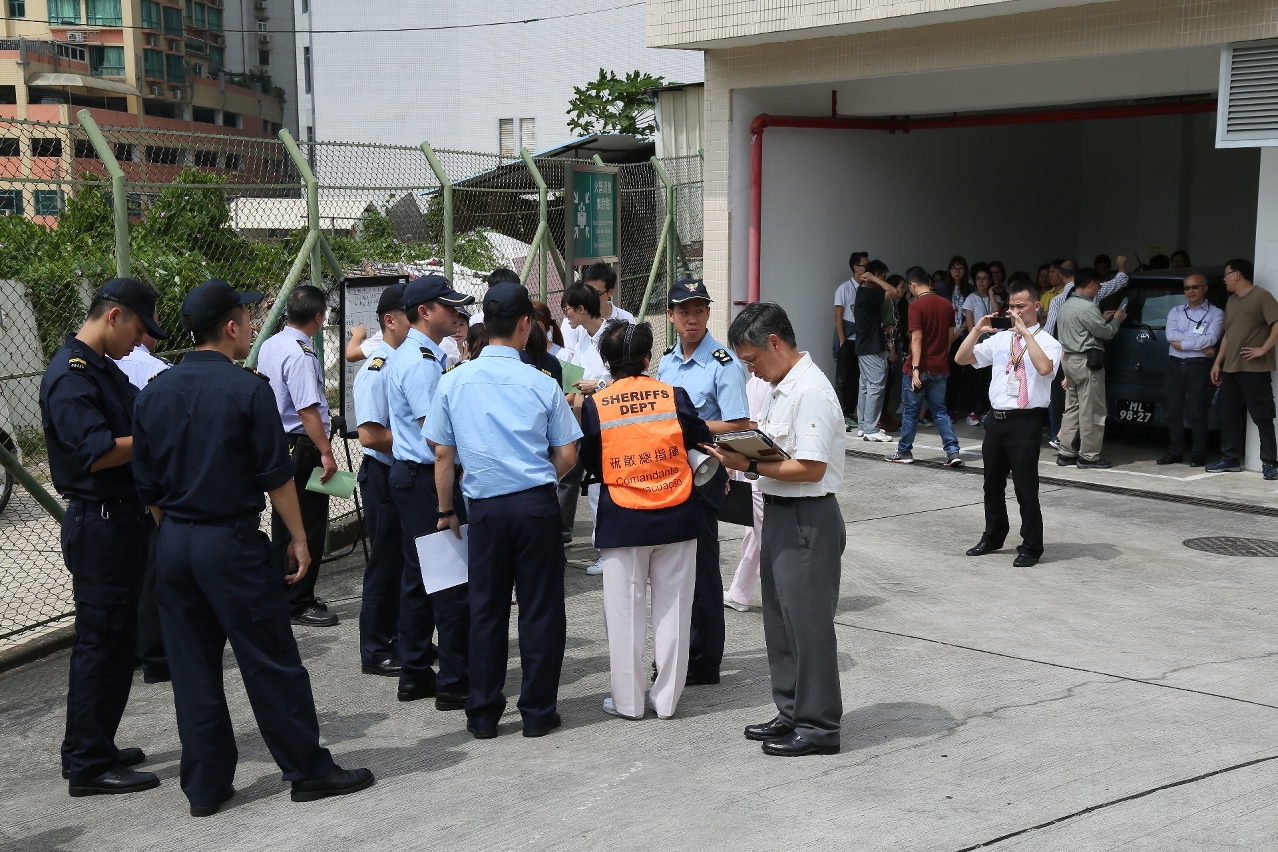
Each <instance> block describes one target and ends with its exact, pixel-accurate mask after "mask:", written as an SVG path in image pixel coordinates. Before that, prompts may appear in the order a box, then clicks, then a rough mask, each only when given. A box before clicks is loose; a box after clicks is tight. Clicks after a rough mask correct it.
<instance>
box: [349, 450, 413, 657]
mask: <svg viewBox="0 0 1278 852" xmlns="http://www.w3.org/2000/svg"><path fill="white" fill-rule="evenodd" d="M357 479H358V481H359V493H360V496H361V497H362V498H363V500H364V524H365V526H366V527H367V529H368V564H367V565H365V566H364V597H363V600H362V602H361V604H360V609H359V659H360V663H361V664H362V665H365V666H371V665H373V664H374V663H377V662H379V661H381V660H385V659H387V658H389V657H396V656H399V644H398V641H397V636H398V633H399V595H400V587H401V585H402V584H403V582H404V531H403V528H402V526H401V524H400V519H399V510H398V509H397V508H395V501H394V500H392V499H391V488H390V465H388V464H386V463H385V462H382V461H378V460H377V459H375V458H372V457H371V456H367V455H366V456H364V461H363V463H362V464H361V465H360V468H359V474H358V476H357Z"/></svg>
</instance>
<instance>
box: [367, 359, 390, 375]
mask: <svg viewBox="0 0 1278 852" xmlns="http://www.w3.org/2000/svg"><path fill="white" fill-rule="evenodd" d="M384 366H386V359H385V358H380V357H379V358H374V359H373V360H372V361H369V362H368V370H369V372H371V373H376V372H377V371H378V370H380V369H381V368H382V367H384Z"/></svg>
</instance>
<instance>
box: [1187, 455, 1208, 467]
mask: <svg viewBox="0 0 1278 852" xmlns="http://www.w3.org/2000/svg"><path fill="white" fill-rule="evenodd" d="M1189 466H1190V467H1206V466H1207V456H1206V455H1204V454H1203V453H1194V454H1193V455H1192V456H1190V457H1189Z"/></svg>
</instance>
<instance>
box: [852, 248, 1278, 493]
mask: <svg viewBox="0 0 1278 852" xmlns="http://www.w3.org/2000/svg"><path fill="white" fill-rule="evenodd" d="M848 263H849V266H850V267H851V271H852V274H851V277H849V278H848V280H846V281H844V282H843V283H842V284H841V285H839V287H838V289H837V290H836V292H835V295H834V328H835V336H834V352H835V372H836V376H835V388H836V390H837V392H838V394H839V399H840V402H841V404H842V406H843V414H844V426H845V428H846V430H847V431H848V432H853V431H855V432H856V434H857V436H858V437H860V438H862V439H863V440H866V441H873V442H887V441H890V440H892V438H891V437H890V436H889V435H888V432H889V431H895V430H896V429H898V428H900V429H901V437H900V440H899V442H898V447H897V452H895V453H893V454H892V455H890V456H888V457H887V460H888V461H897V462H904V463H908V462H910V461H913V457H912V454H911V448H912V442H913V438H914V434H915V430H916V429H917V428H918V427H919V426H928V425H933V424H934V425H936V426H937V427H939V431H940V434H941V439H942V442H943V444H944V450H945V454H946V462H945V463H946V464H947V465H949V466H959V465H961V464H962V461H961V459H960V458H959V448H958V441H957V438H955V436H954V432H953V428H952V425H951V424H952V423H953V422H955V421H963V422H966V423H967V425H969V426H977V425H980V424H982V423H983V422H984V420H985V416H986V414H987V413H988V412H989V410H990V400H989V393H990V387H991V380H992V378H993V376H992V375H991V372H990V371H991V368H990V367H984V368H979V367H976V366H975V365H974V364H963V363H961V362H960V361H957V360H956V359H955V353H956V351H957V349H958V348H959V343H960V342H961V341H962V340H963V339H964V338H965V337H966V336H967V335H968V334H969V333H970V332H971V331H972V330H973V329H974V328H975V327H976V325H977V323H979V322H980V321H981V318H982V317H985V316H988V315H990V314H1003V313H1005V312H1006V310H1007V306H1008V294H1009V293H1012V292H1016V287H1015V285H1016V284H1017V283H1018V282H1023V284H1032V285H1033V290H1032V292H1034V293H1035V294H1036V295H1037V296H1038V304H1039V308H1038V321H1039V328H1040V329H1041V331H1043V332H1046V334H1048V335H1050V336H1052V337H1053V338H1054V339H1056V340H1058V341H1059V343H1060V344H1061V347H1062V350H1063V352H1064V357H1063V359H1062V364H1061V367H1060V370H1059V372H1058V373H1057V375H1056V380H1055V381H1053V382H1052V386H1051V402H1050V405H1049V406H1048V408H1047V424H1046V425H1047V428H1048V433H1049V436H1050V437H1049V439H1048V443H1049V445H1050V446H1051V447H1052V449H1053V450H1055V451H1056V452H1057V454H1058V455H1057V464H1060V465H1070V466H1077V467H1080V468H1107V467H1110V463H1109V462H1108V461H1106V460H1105V459H1104V458H1102V457H1101V454H1100V453H1101V444H1102V441H1103V439H1104V430H1105V421H1106V418H1107V416H1108V411H1107V405H1106V396H1105V342H1106V341H1108V340H1111V339H1112V338H1113V337H1114V336H1115V335H1116V334H1117V332H1118V329H1119V327H1120V326H1121V324H1122V322H1123V320H1124V318H1125V313H1124V308H1125V307H1126V300H1123V304H1122V305H1120V306H1119V307H1118V308H1116V309H1114V310H1108V311H1101V310H1100V304H1101V302H1102V300H1104V299H1105V298H1107V297H1108V296H1110V295H1112V294H1114V293H1117V292H1118V291H1120V290H1122V289H1123V288H1125V287H1126V286H1127V285H1128V281H1129V279H1128V275H1127V269H1126V264H1127V259H1126V258H1125V257H1123V256H1119V257H1118V258H1117V264H1115V263H1114V262H1113V261H1112V260H1111V258H1110V257H1109V256H1108V255H1103V254H1102V255H1098V256H1097V257H1096V258H1095V259H1094V260H1093V262H1092V265H1091V266H1090V267H1084V268H1081V269H1080V268H1079V267H1078V265H1077V263H1075V262H1074V261H1072V260H1068V259H1058V260H1053V261H1051V262H1050V263H1044V264H1043V265H1042V266H1040V267H1039V268H1038V272H1037V277H1036V279H1031V278H1030V276H1029V274H1028V273H1026V272H1014V273H1012V274H1011V275H1010V276H1009V275H1008V273H1007V268H1006V267H1005V266H1004V265H1003V263H1002V262H1000V261H998V260H991V261H988V262H983V261H982V262H977V263H973V264H970V265H969V264H968V262H967V260H966V259H965V258H963V257H961V256H955V257H953V258H951V259H950V262H949V264H948V266H947V267H946V268H945V269H938V270H936V271H934V272H932V273H927V272H926V271H925V270H924V269H923V268H922V267H917V266H916V267H911V268H910V269H908V270H906V272H905V274H904V276H902V275H893V274H889V270H888V267H887V266H886V264H884V263H883V262H882V261H879V260H871V259H870V256H869V254H868V253H867V252H854V253H853V254H852V256H851V258H849V261H848ZM1191 266H1192V263H1191V261H1190V257H1189V254H1188V253H1187V252H1185V251H1183V250H1177V251H1175V252H1173V253H1172V254H1171V255H1170V256H1165V255H1161V254H1159V255H1155V256H1154V257H1152V258H1150V259H1149V261H1148V262H1146V263H1145V264H1143V265H1142V266H1141V267H1140V269H1141V270H1146V269H1155V270H1156V269H1178V268H1179V269H1188V268H1189V267H1191ZM1252 279H1253V269H1252V264H1251V262H1250V261H1248V260H1246V259H1243V258H1235V259H1233V260H1230V261H1228V262H1227V263H1226V265H1225V273H1224V283H1225V286H1226V289H1227V290H1228V292H1229V294H1230V298H1229V301H1228V304H1227V305H1226V307H1225V309H1224V310H1222V309H1221V308H1219V307H1216V306H1213V305H1212V304H1210V303H1209V302H1208V301H1207V292H1208V282H1207V279H1206V277H1205V276H1204V275H1202V274H1201V273H1197V272H1190V273H1189V274H1187V275H1186V277H1185V280H1184V282H1183V289H1184V295H1185V304H1183V305H1177V306H1176V307H1174V308H1172V310H1171V311H1170V312H1169V313H1168V316H1167V324H1166V328H1165V335H1166V338H1167V343H1168V366H1167V371H1166V388H1165V390H1166V397H1165V401H1164V406H1165V415H1166V421H1167V431H1168V451H1167V453H1166V454H1165V455H1164V456H1163V457H1162V458H1160V459H1159V460H1158V464H1160V465H1168V464H1176V463H1180V462H1183V461H1184V460H1185V458H1184V457H1185V456H1186V455H1188V456H1189V464H1190V465H1191V466H1196V467H1204V466H1206V443H1207V422H1208V410H1209V408H1210V406H1211V404H1212V403H1211V400H1212V398H1213V397H1216V398H1217V399H1218V403H1217V404H1218V405H1219V407H1220V420H1221V429H1222V432H1221V452H1222V458H1221V459H1220V461H1218V462H1216V463H1215V464H1213V465H1211V466H1210V467H1207V468H1206V469H1207V470H1208V471H1211V472H1226V471H1236V470H1241V468H1242V458H1241V457H1242V455H1243V439H1242V435H1243V426H1244V424H1245V421H1244V419H1243V411H1244V409H1245V410H1246V412H1247V414H1249V415H1250V416H1251V419H1252V420H1253V421H1254V422H1256V424H1257V426H1258V427H1259V428H1260V436H1261V441H1260V443H1261V462H1262V469H1263V472H1264V475H1265V478H1266V479H1278V460H1275V458H1274V456H1275V450H1274V449H1273V446H1274V438H1273V434H1274V429H1273V420H1274V403H1273V395H1272V389H1271V387H1270V384H1269V381H1268V379H1269V373H1270V372H1271V371H1272V370H1273V369H1274V365H1273V361H1274V357H1275V356H1274V348H1275V344H1276V343H1278V301H1275V300H1274V299H1273V297H1272V296H1271V295H1269V294H1268V292H1267V291H1264V290H1263V289H1262V288H1257V287H1255V286H1254V284H1253V280H1252ZM1022 289H1024V287H1022ZM1253 292H1255V293H1257V295H1255V296H1254V297H1253V296H1251V294H1252V293H1253ZM1071 295H1074V296H1080V297H1083V298H1078V299H1071V298H1069V297H1070V296H1071ZM926 296H932V297H938V296H939V297H941V299H940V300H938V299H936V298H932V299H928V300H927V301H926V302H922V303H920V302H919V300H920V299H922V298H923V297H926ZM942 300H948V305H944V302H943V301H942ZM942 305H944V307H942ZM911 312H914V313H916V314H920V316H917V317H915V320H916V322H914V323H911V322H910V320H909V317H910V314H911ZM923 313H925V314H926V317H924V316H923V315H922V314H923ZM950 317H952V318H953V319H952V322H953V328H952V329H948V328H941V327H939V326H938V323H948V322H949V321H950ZM1231 325H1232V327H1233V328H1234V336H1233V337H1232V338H1231V337H1230V335H1229V330H1230V327H1231ZM1004 327H1006V326H1004ZM984 336H988V334H986V335H984ZM912 337H913V340H912V339H911V338H912ZM982 339H983V338H982ZM943 353H944V354H943ZM901 374H904V375H903V378H901V379H896V378H895V377H896V376H898V375H901ZM1215 388H1219V389H1220V390H1219V394H1218V395H1217V393H1216V392H1215ZM894 403H895V404H894ZM894 413H895V414H900V415H902V416H901V418H900V419H898V418H897V417H895V416H894ZM1186 424H1188V426H1189V429H1188V430H1186V428H1185V426H1186ZM1187 431H1189V432H1191V433H1192V444H1191V445H1190V452H1189V453H1186V452H1185V446H1186V440H1185V439H1186V432H1187Z"/></svg>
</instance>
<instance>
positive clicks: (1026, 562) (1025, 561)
mask: <svg viewBox="0 0 1278 852" xmlns="http://www.w3.org/2000/svg"><path fill="white" fill-rule="evenodd" d="M1037 564H1038V557H1037V556H1030V555H1029V554H1028V553H1018V554H1016V558H1015V559H1013V560H1012V567H1013V568H1033V567H1034V566H1035V565H1037Z"/></svg>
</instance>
